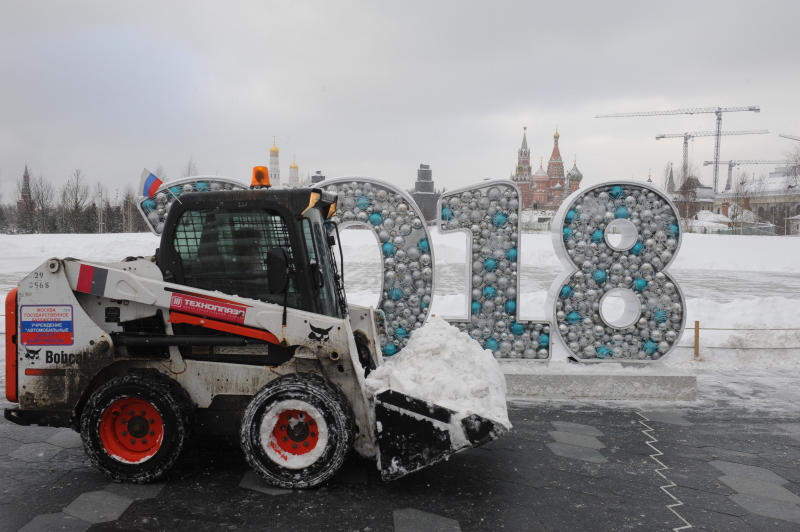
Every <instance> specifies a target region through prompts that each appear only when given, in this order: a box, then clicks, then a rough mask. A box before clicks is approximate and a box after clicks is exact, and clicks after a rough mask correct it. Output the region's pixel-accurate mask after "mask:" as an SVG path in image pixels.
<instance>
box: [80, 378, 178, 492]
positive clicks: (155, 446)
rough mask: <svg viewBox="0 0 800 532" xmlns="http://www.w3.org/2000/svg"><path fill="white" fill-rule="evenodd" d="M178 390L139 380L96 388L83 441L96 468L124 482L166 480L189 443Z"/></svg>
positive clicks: (157, 380) (115, 381) (160, 380)
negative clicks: (185, 444)
mask: <svg viewBox="0 0 800 532" xmlns="http://www.w3.org/2000/svg"><path fill="white" fill-rule="evenodd" d="M176 388H178V385H177V384H174V385H173V384H171V382H170V381H169V380H168V379H166V378H157V377H151V376H146V375H139V374H129V375H125V376H123V377H114V378H113V379H110V380H109V381H108V382H106V383H105V384H103V385H102V386H100V387H99V388H97V390H95V391H94V393H92V395H91V397H90V398H89V400H88V401H87V403H86V405H85V406H84V408H83V412H82V414H81V439H82V440H83V447H84V449H85V450H86V454H87V455H88V457H89V460H90V461H91V462H92V464H93V465H94V466H95V467H97V468H98V469H99V470H100V471H102V472H103V473H105V474H106V475H108V476H109V477H111V478H112V479H114V480H116V481H120V482H133V483H137V484H138V483H146V482H153V481H155V480H158V479H159V478H161V477H162V476H163V475H164V474H165V473H166V472H167V471H168V470H169V469H170V468H171V467H172V466H173V465H174V464H175V461H176V460H177V459H178V456H179V455H180V453H181V450H182V449H183V444H184V441H185V440H186V437H187V429H188V418H187V408H186V405H185V401H182V399H185V398H184V397H180V395H181V394H179V393H176V391H177V390H176ZM178 389H179V388H178ZM184 395H185V394H184ZM176 396H177V397H176ZM131 427H132V428H131ZM129 431H130V432H129ZM148 438H149V439H148Z"/></svg>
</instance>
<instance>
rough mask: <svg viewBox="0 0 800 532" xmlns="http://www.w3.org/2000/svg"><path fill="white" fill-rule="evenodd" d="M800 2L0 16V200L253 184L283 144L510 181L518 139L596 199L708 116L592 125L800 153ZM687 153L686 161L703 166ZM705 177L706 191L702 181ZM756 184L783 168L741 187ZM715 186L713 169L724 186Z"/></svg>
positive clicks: (661, 158)
mask: <svg viewBox="0 0 800 532" xmlns="http://www.w3.org/2000/svg"><path fill="white" fill-rule="evenodd" d="M798 15H800V2H796V1H783V2H777V1H776V2H733V1H726V2H698V1H694V2H675V1H671V2H660V3H658V4H656V3H652V2H609V1H603V2H588V1H587V2H554V1H553V2H531V1H520V2H494V3H488V2H464V1H459V2H433V1H427V2H410V1H406V2H391V3H390V2H345V1H337V2H330V1H329V2H323V1H320V2H301V1H294V2H290V1H284V2H267V1H253V2H225V3H223V2H198V1H194V2H128V3H122V2H107V1H97V2H30V1H16V0H4V1H3V3H2V6H0V72H2V75H0V192H2V201H3V202H6V201H9V200H10V199H12V198H13V196H14V195H15V183H16V181H17V179H18V178H19V177H20V175H21V174H22V169H23V167H24V165H25V164H26V163H27V164H28V165H29V166H30V168H31V170H32V172H33V174H34V175H37V176H38V175H40V174H41V175H44V176H45V177H46V178H48V179H50V180H51V181H53V182H54V183H55V184H57V185H59V186H60V185H61V183H63V181H64V180H65V179H66V178H67V176H68V175H69V174H70V172H71V171H72V170H74V169H75V168H80V169H82V170H83V172H84V174H85V175H86V176H87V178H88V179H89V181H90V182H92V183H93V182H95V181H98V180H102V181H103V182H104V183H105V184H106V186H107V187H108V188H109V189H110V190H111V191H112V193H113V190H114V189H119V190H120V191H122V190H123V189H124V188H125V187H126V186H128V185H130V186H132V187H134V188H135V187H136V186H137V185H138V179H139V173H140V172H141V169H142V167H148V168H151V169H155V168H156V167H157V166H159V165H160V166H162V167H163V168H164V170H165V171H166V172H167V175H168V177H180V176H181V172H182V169H183V168H184V167H185V166H186V163H187V161H188V160H189V159H190V158H192V159H193V160H194V161H195V162H196V164H197V167H198V168H199V170H200V171H201V172H202V173H211V174H220V175H227V176H231V177H238V178H241V179H244V180H249V176H250V169H251V167H252V166H254V165H257V164H266V162H267V160H268V148H269V146H271V145H272V138H273V136H277V137H278V146H279V148H280V149H281V172H282V174H283V175H284V176H285V175H286V174H288V166H289V164H290V163H291V162H292V159H293V158H296V161H297V164H298V165H299V166H300V172H301V175H302V176H305V175H306V174H308V173H313V171H314V170H317V169H319V170H323V172H325V173H326V175H328V176H343V175H364V176H371V177H377V178H382V179H386V180H387V181H390V182H393V183H395V184H398V185H400V186H403V187H409V186H411V184H412V183H413V180H414V179H415V169H416V168H417V166H418V164H419V163H421V162H424V163H429V164H431V165H432V167H433V171H434V179H435V180H436V182H437V185H438V186H446V187H448V188H453V187H456V186H463V185H467V184H470V183H473V182H477V181H479V180H481V179H483V178H486V177H508V176H509V175H510V173H511V172H512V170H513V168H514V165H515V163H516V150H517V148H518V147H519V143H520V140H521V136H522V126H524V125H526V126H528V142H529V145H530V146H531V150H532V158H533V159H534V160H535V161H537V163H538V160H539V158H540V157H544V160H545V164H546V163H547V158H548V157H549V155H550V152H551V150H552V142H553V138H552V134H553V131H554V130H555V128H556V126H558V129H559V132H560V133H561V139H560V146H561V153H562V155H563V156H564V159H565V162H567V163H568V166H571V164H572V158H573V156H577V159H578V166H579V168H580V169H581V171H582V172H583V173H584V175H585V176H586V183H587V184H591V183H594V182H598V181H601V180H604V179H609V178H626V179H627V178H631V177H633V178H636V179H645V178H646V176H647V172H648V169H649V168H652V171H653V175H654V179H657V180H660V178H661V175H662V172H663V168H664V165H665V164H666V163H667V162H668V161H673V162H674V164H675V165H676V168H677V167H680V161H681V141H680V140H679V139H674V140H658V141H656V140H655V138H654V137H655V135H656V134H658V133H673V132H675V133H677V132H683V131H695V130H708V129H713V127H714V116H713V115H695V116H672V117H669V116H667V117H653V118H627V119H620V118H618V119H595V118H593V117H594V115H596V114H600V113H610V112H622V111H639V110H660V109H672V108H681V107H696V106H717V105H722V106H739V105H760V106H761V108H762V112H761V113H760V114H754V113H730V114H726V115H725V116H724V118H723V128H724V129H730V130H733V129H769V130H771V132H772V134H771V135H768V136H767V135H763V136H751V137H727V138H723V143H722V154H721V156H722V158H723V159H730V158H739V159H756V158H764V159H775V158H778V159H779V158H782V157H784V156H785V154H786V153H787V152H789V151H790V150H792V149H794V148H795V146H798V145H800V143H796V142H792V141H789V140H785V139H782V138H779V137H778V136H777V133H789V134H794V135H800V121H799V120H798V118H800V98H798V87H799V86H800V83H799V82H800V68H798V65H800V45H798V41H797V37H796V28H797V21H798V19H800V17H798ZM712 152H713V138H711V137H709V138H705V139H697V140H695V141H694V142H693V144H692V145H691V148H690V156H691V159H692V162H693V163H695V164H697V165H698V166H700V165H702V161H703V160H704V159H710V158H712ZM700 168H701V172H702V173H701V175H702V177H703V179H704V181H706V182H707V183H710V181H711V177H710V176H711V169H710V167H707V168H702V167H701V166H700ZM754 168H755V169H756V170H757V171H758V172H766V171H768V170H770V169H771V168H765V167H749V168H748V169H747V170H748V171H752V170H753V169H754ZM724 172H725V168H724V167H723V168H722V169H721V174H723V175H724Z"/></svg>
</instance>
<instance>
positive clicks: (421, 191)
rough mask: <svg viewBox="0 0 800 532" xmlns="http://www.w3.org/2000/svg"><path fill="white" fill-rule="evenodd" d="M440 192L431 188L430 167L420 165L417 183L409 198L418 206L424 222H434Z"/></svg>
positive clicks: (431, 173)
mask: <svg viewBox="0 0 800 532" xmlns="http://www.w3.org/2000/svg"><path fill="white" fill-rule="evenodd" d="M439 196H441V193H440V192H437V191H436V190H434V188H433V171H432V170H431V167H430V165H428V164H420V165H419V170H417V181H416V183H414V190H413V191H412V192H411V197H412V198H414V201H416V202H417V205H419V209H420V210H421V211H422V215H423V216H424V217H425V220H426V221H431V220H436V219H437V216H436V203H437V202H438V201H439Z"/></svg>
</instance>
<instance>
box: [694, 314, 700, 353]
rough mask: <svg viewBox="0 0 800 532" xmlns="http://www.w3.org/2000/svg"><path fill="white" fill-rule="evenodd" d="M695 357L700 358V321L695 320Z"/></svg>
mask: <svg viewBox="0 0 800 532" xmlns="http://www.w3.org/2000/svg"><path fill="white" fill-rule="evenodd" d="M694 359H695V360H700V322H699V321H695V322H694Z"/></svg>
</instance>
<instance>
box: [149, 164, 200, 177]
mask: <svg viewBox="0 0 800 532" xmlns="http://www.w3.org/2000/svg"><path fill="white" fill-rule="evenodd" d="M190 162H191V161H190ZM154 173H155V175H156V177H158V178H159V179H161V181H166V180H167V172H166V171H165V170H164V167H163V166H161V163H158V166H157V167H156V171H155V172H154Z"/></svg>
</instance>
